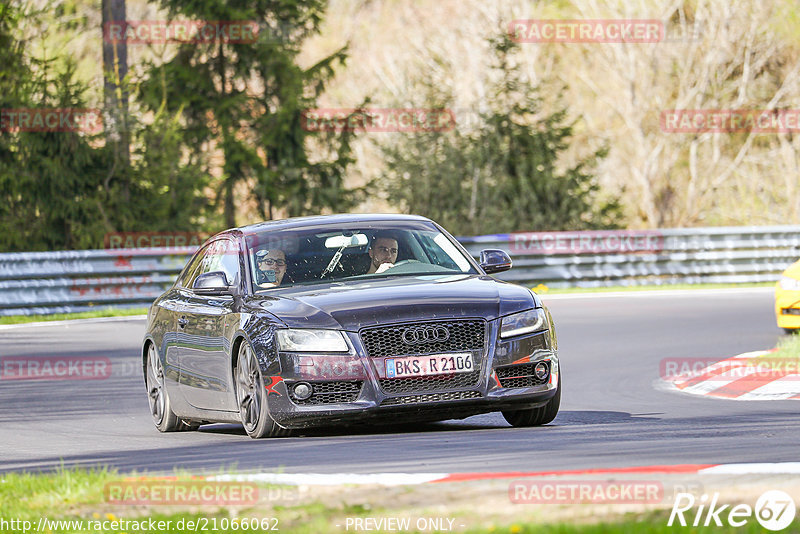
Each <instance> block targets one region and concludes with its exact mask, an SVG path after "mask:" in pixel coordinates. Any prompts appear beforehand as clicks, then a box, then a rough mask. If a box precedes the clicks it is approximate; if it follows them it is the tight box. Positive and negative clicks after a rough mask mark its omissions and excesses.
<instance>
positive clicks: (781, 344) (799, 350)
mask: <svg viewBox="0 0 800 534" xmlns="http://www.w3.org/2000/svg"><path fill="white" fill-rule="evenodd" d="M775 348H776V350H775V352H770V353H769V354H767V355H766V356H764V358H768V359H773V358H774V359H777V358H780V359H791V360H797V361H800V336H798V335H791V336H786V337H784V338H781V340H780V341H778V346H777V347H775Z"/></svg>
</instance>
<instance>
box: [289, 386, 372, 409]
mask: <svg viewBox="0 0 800 534" xmlns="http://www.w3.org/2000/svg"><path fill="white" fill-rule="evenodd" d="M308 383H309V384H311V387H312V388H313V390H314V392H313V393H312V394H311V396H310V397H309V398H307V399H305V400H299V399H297V398H295V396H294V390H293V389H292V387H291V386H290V387H289V392H290V395H291V397H292V402H294V403H295V404H298V405H301V406H305V405H315V404H339V403H341V402H355V400H356V399H357V398H358V395H359V393H361V386H362V385H363V384H364V381H363V380H349V381H345V380H340V381H335V382H308Z"/></svg>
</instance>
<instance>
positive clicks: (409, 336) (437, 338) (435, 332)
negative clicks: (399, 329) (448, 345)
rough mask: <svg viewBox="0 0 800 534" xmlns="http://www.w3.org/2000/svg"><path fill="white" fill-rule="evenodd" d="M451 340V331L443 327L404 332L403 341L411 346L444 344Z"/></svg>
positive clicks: (414, 329)
mask: <svg viewBox="0 0 800 534" xmlns="http://www.w3.org/2000/svg"><path fill="white" fill-rule="evenodd" d="M448 339H450V331H449V330H448V329H447V328H445V327H443V326H421V327H419V328H409V329H408V330H406V331H405V332H403V341H405V342H406V343H407V344H409V345H416V344H419V343H444V342H445V341H447V340H448Z"/></svg>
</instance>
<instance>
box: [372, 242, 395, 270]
mask: <svg viewBox="0 0 800 534" xmlns="http://www.w3.org/2000/svg"><path fill="white" fill-rule="evenodd" d="M367 254H369V270H368V271H367V274H380V273H382V272H384V271H386V270H387V269H391V268H392V267H394V262H396V261H397V239H396V238H395V237H394V236H393V235H391V234H388V233H385V232H380V233H377V234H375V237H374V238H373V239H372V245H370V247H369V250H368V251H367Z"/></svg>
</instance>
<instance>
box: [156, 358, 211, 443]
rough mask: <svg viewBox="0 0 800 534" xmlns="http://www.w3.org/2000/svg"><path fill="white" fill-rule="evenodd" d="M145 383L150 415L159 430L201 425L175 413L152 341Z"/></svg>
mask: <svg viewBox="0 0 800 534" xmlns="http://www.w3.org/2000/svg"><path fill="white" fill-rule="evenodd" d="M145 385H146V386H147V400H148V402H149V403H150V415H151V416H152V417H153V423H154V424H155V425H156V428H157V429H158V430H159V431H161V432H180V431H183V430H197V429H198V428H199V427H200V425H199V424H197V423H191V422H188V421H183V420H181V419H179V418H178V416H177V415H175V414H174V413H173V411H172V406H171V404H170V401H169V393H167V388H166V386H165V384H164V367H163V366H162V365H161V359H160V358H159V357H158V354H156V347H155V345H153V344H152V343H151V344H150V345H149V346H148V347H147V373H146V375H145Z"/></svg>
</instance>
